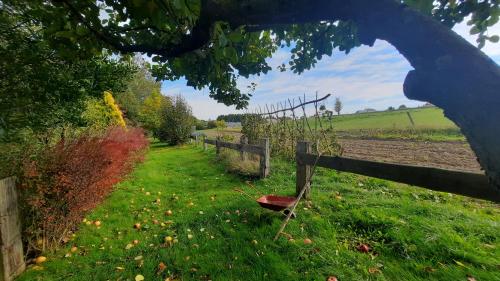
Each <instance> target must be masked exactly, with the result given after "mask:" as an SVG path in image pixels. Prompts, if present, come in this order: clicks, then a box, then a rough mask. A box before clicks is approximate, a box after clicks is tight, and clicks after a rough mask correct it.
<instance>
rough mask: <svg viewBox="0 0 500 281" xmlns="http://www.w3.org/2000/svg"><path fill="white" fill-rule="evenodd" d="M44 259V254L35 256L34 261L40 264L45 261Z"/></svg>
mask: <svg viewBox="0 0 500 281" xmlns="http://www.w3.org/2000/svg"><path fill="white" fill-rule="evenodd" d="M46 261H47V258H46V257H44V256H39V257H37V258H36V259H35V263H36V264H41V263H44V262H46Z"/></svg>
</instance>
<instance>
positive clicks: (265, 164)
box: [260, 138, 271, 178]
mask: <svg viewBox="0 0 500 281" xmlns="http://www.w3.org/2000/svg"><path fill="white" fill-rule="evenodd" d="M261 145H262V147H263V148H264V153H263V155H261V156H260V176H261V177H262V178H265V177H267V176H268V175H269V169H270V160H271V151H270V150H269V138H265V139H261Z"/></svg>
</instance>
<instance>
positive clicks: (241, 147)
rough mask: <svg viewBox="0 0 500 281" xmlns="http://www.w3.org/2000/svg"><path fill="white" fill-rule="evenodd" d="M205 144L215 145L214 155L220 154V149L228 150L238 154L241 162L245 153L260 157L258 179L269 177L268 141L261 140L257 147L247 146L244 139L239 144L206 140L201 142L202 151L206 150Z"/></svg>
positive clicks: (269, 157) (266, 139) (246, 141)
mask: <svg viewBox="0 0 500 281" xmlns="http://www.w3.org/2000/svg"><path fill="white" fill-rule="evenodd" d="M206 144H211V145H215V150H216V153H217V154H219V153H220V148H221V147H224V148H229V149H232V150H236V151H239V152H240V155H241V160H242V161H244V160H245V159H246V158H247V157H246V153H251V154H257V155H259V156H260V169H259V171H260V172H259V174H260V177H262V178H265V177H267V176H268V175H269V172H270V160H271V156H270V155H271V154H270V150H269V139H268V138H265V139H261V140H260V144H259V145H254V144H248V140H247V139H246V138H244V137H242V138H241V139H240V143H232V142H224V141H221V140H220V139H215V140H211V139H207V138H205V139H204V140H203V149H204V150H206V149H207V146H206Z"/></svg>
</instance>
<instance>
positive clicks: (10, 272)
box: [0, 177, 26, 281]
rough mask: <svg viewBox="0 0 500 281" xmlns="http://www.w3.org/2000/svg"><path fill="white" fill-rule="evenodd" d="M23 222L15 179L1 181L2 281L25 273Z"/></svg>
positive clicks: (0, 249) (0, 265)
mask: <svg viewBox="0 0 500 281" xmlns="http://www.w3.org/2000/svg"><path fill="white" fill-rule="evenodd" d="M25 267H26V264H25V263H24V255H23V244H22V241H21V222H20V220H19V210H18V201H17V192H16V180H15V178H14V177H10V178H6V179H3V180H0V281H10V280H14V278H15V277H16V276H17V275H19V274H20V273H21V272H23V271H24V269H25Z"/></svg>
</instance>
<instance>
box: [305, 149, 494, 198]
mask: <svg viewBox="0 0 500 281" xmlns="http://www.w3.org/2000/svg"><path fill="white" fill-rule="evenodd" d="M316 158H317V155H314V154H311V144H310V143H309V142H299V143H298V144H297V153H296V161H297V188H299V186H300V187H302V186H304V184H305V182H304V181H305V179H306V178H307V174H308V171H310V166H311V165H313V164H314V162H315V160H316ZM317 166H319V167H324V168H329V169H335V170H338V171H343V172H350V173H355V174H360V175H364V176H370V177H375V178H381V179H386V180H391V181H395V182H400V183H406V184H410V185H414V186H419V187H424V188H427V189H431V190H435V191H442V192H449V193H455V194H459V195H464V196H469V197H474V198H479V199H486V200H490V201H494V202H500V191H499V190H497V189H495V188H494V187H492V185H490V183H489V180H488V177H487V176H485V175H483V174H479V173H467V172H461V171H452V170H445V169H438V168H430V167H418V166H410V165H399V164H390V163H381V162H373V161H366V160H358V159H352V158H347V157H333V156H321V157H319V159H318V162H317Z"/></svg>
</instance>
